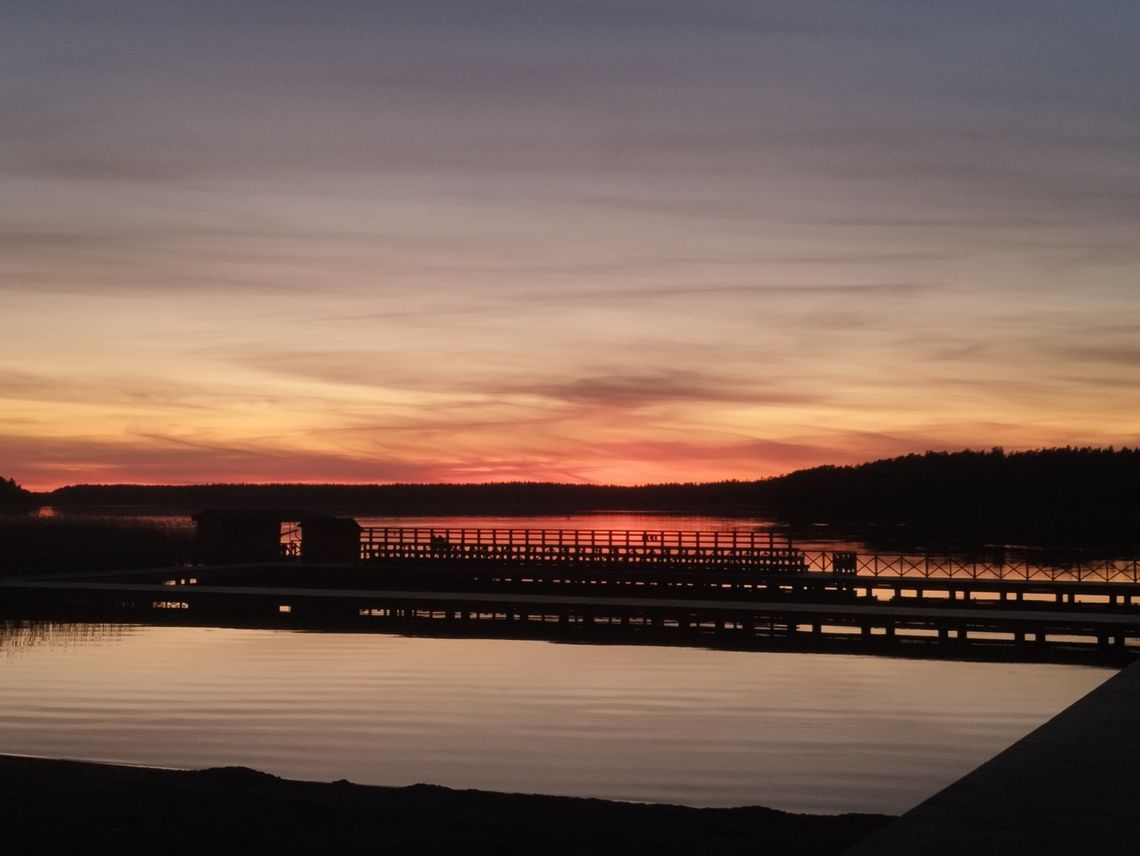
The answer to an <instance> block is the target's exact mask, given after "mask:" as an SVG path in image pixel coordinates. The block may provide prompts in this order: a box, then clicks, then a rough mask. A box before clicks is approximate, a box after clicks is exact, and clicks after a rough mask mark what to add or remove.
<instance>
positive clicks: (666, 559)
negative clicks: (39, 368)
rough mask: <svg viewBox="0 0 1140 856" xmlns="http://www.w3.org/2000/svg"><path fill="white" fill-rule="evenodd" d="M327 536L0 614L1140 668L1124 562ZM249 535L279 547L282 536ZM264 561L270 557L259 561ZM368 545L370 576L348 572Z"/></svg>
mask: <svg viewBox="0 0 1140 856" xmlns="http://www.w3.org/2000/svg"><path fill="white" fill-rule="evenodd" d="M271 520H275V518H271ZM330 520H333V522H337V521H336V520H335V519H330V518H321V519H316V520H310V521H309V522H308V523H305V522H302V524H301V525H302V528H304V527H305V526H306V525H307V526H309V527H310V530H311V531H317V530H318V529H319V531H320V532H321V533H323V534H324V535H326V536H330V537H332V540H331V541H329V543H328V544H325V543H324V542H322V544H323V546H324V547H326V548H328V549H327V550H322V551H321V552H322V555H323V554H325V553H330V552H331V554H334V555H337V556H341V555H343V556H345V557H346V560H340V559H337V560H336V561H335V563H321V562H318V561H316V560H314V559H313V557H312V556H311V555H310V556H308V557H306V556H305V554H304V546H303V542H302V549H301V550H300V551H299V552H300V555H299V556H296V557H291V558H288V559H285V560H281V561H275V562H264V563H251V562H245V563H237V564H211V565H196V566H185V567H181V568H172V569H153V570H147V571H139V572H117V573H99V574H70V575H63V576H57V577H45V576H42V575H41V576H37V577H28V578H24V579H7V580H3V581H0V615H18V616H24V615H41V616H46V617H60V616H62V615H66V616H71V617H73V618H75V619H76V620H83V619H85V618H97V619H99V620H135V621H148V622H149V621H156V622H166V621H177V622H183V623H185V622H189V623H227V624H244V625H254V626H256V625H259V624H267V625H271V626H288V627H306V628H314V629H318V628H328V629H351V630H376V631H385V632H401V633H416V634H421V633H422V634H437V635H487V634H490V635H506V636H534V637H539V638H558V639H572V640H576V641H615V642H623V643H625V642H645V643H652V644H686V645H693V644H696V645H711V646H718V647H733V648H742V649H749V648H766V649H776V648H781V649H788V648H795V649H796V650H826V651H847V652H853V653H854V652H875V653H890V654H899V655H918V656H936V657H951V658H963V657H965V658H974V657H996V658H1003V659H1032V660H1042V659H1045V660H1050V659H1052V660H1071V659H1082V658H1083V659H1085V660H1117V661H1122V660H1127V659H1130V658H1131V657H1133V656H1134V655H1135V654H1136V653H1140V583H1137V582H1135V581H1134V580H1132V579H1130V578H1129V573H1128V572H1127V571H1126V570H1121V569H1122V568H1125V569H1126V563H1119V562H1118V563H1116V564H1115V565H1114V566H1113V567H1114V568H1115V569H1116V571H1114V572H1113V573H1102V574H1098V575H1088V574H1084V575H1080V574H1078V575H1074V574H1073V573H1072V570H1073V568H1072V566H1071V565H1070V566H1068V567H1065V568H1054V569H1052V572H1049V573H1046V572H1041V573H1037V572H1025V573H1020V572H1019V573H1016V574H1000V573H988V572H987V573H982V572H979V568H978V563H977V562H972V561H966V560H950V559H945V560H944V559H937V560H931V559H929V558H928V559H927V560H926V561H924V562H922V563H916V562H910V563H909V564H908V565H907V566H906V567H903V566H899V565H894V564H892V563H889V562H886V561H885V560H884V561H883V562H882V563H879V562H878V559H877V558H876V559H875V560H874V561H870V559H871V558H872V557H859V556H856V554H855V553H852V552H849V551H834V552H831V553H829V554H828V563H827V566H826V568H824V569H818V566H817V565H816V563H815V561H814V559H812V557H811V556H810V555H808V554H806V553H804V552H803V551H801V550H798V549H796V548H795V547H794V546H793V545H792V544H791V543H790V541H789V540H788V539H787V537H786V536H783V535H782V534H780V533H776V532H769V531H750V530H735V531H733V530H723V531H708V532H698V531H683V530H682V531H677V530H564V529H477V528H476V529H472V528H411V527H393V528H372V529H364V530H360V529H359V527H356V525H355V522H353V523H352V526H340V525H337V526H335V527H334V526H332V525H330V522H329V521H330ZM238 522H239V523H241V522H242V521H240V520H239V521H238ZM255 522H256V523H257V524H258V527H259V528H258V529H257V533H258V537H259V538H268V539H269V540H268V546H269V547H274V541H273V538H275V537H276V536H275V532H276V531H277V530H276V529H273V528H266V527H264V526H263V525H262V524H263V523H264V519H263V517H261V516H259V517H257V518H256V520H255ZM274 525H275V526H276V525H277V524H276V523H274ZM263 529H264V530H265V531H264V532H263V531H262V530H263ZM239 533H240V530H239ZM222 546H225V545H222ZM255 546H257V547H258V551H259V555H260V553H261V552H262V548H263V547H264V546H265V545H264V544H263V543H261V542H260V541H259V542H257V544H256V545H255ZM357 546H359V551H360V553H359V555H360V558H359V560H356V561H350V560H347V559H355V558H356V555H357V553H356V548H357ZM346 548H347V549H346ZM1132 564H1133V565H1135V563H1134V562H1133V563H1132ZM867 567H872V568H875V569H880V570H881V568H883V567H893V568H894V569H895V570H896V571H898V573H895V574H887V573H864V572H862V570H863V569H866V568H867ZM1027 567H1028V566H1027ZM919 569H921V572H920V573H908V571H917V570H919ZM1117 571H1119V572H1117Z"/></svg>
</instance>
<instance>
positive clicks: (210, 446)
mask: <svg viewBox="0 0 1140 856" xmlns="http://www.w3.org/2000/svg"><path fill="white" fill-rule="evenodd" d="M1138 35H1140V3H1138V2H1136V0H1120V1H1119V2H1111V1H1110V0H1103V2H1102V0H1072V2H1061V0H1058V2H1041V0H1021V2H1018V0H984V2H983V0H955V2H949V0H937V2H935V0H892V2H887V0H882V2H876V0H859V2H851V0H835V2H804V0H794V2H792V0H789V2H761V0H693V2H683V1H682V0H604V2H603V0H598V1H597V2H593V0H580V2H571V0H512V2H507V0H454V2H434V0H422V2H398V3H386V2H372V3H363V2H335V0H329V2H317V0H311V2H301V0H242V2H211V0H201V2H189V0H188V1H187V2H172V0H101V2H79V0H75V2H53V0H35V2H30V0H29V2H24V0H10V2H5V3H3V4H0V129H2V130H0V199H2V200H3V205H2V207H0V475H3V476H12V477H14V478H16V479H17V480H18V481H20V482H21V483H23V484H24V485H25V486H27V487H32V488H38V489H45V488H52V487H55V486H58V485H62V484H69V483H77V482H124V481H130V482H148V483H155V482H162V483H168V482H177V483H182V482H201V481H230V480H241V481H346V482H353V481H355V482H373V481H380V482H384V481H487V480H506V479H527V480H558V481H591V482H617V483H641V482H648V481H684V480H709V479H722V478H741V479H749V478H757V477H761V476H766V475H771V474H775V473H780V472H786V471H788V470H791V469H795V468H797V467H801V466H810V465H814V464H820V463H851V462H856V461H860V460H866V459H871V458H876V457H883V456H888V455H895V454H901V453H906V452H911V451H921V450H924V449H953V448H963V447H967V446H969V447H975V448H984V447H990V446H995V445H1002V446H1005V447H1006V448H1010V449H1013V448H1026V447H1037V446H1048V445H1065V444H1080V445H1085V444H1096V445H1101V444H1103V445H1107V444H1116V445H1137V444H1140V50H1137V39H1138Z"/></svg>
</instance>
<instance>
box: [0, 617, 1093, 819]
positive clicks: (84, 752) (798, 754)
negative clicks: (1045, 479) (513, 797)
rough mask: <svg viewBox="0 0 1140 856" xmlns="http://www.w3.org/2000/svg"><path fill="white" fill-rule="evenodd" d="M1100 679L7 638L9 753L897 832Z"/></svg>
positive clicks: (178, 634)
mask: <svg viewBox="0 0 1140 856" xmlns="http://www.w3.org/2000/svg"><path fill="white" fill-rule="evenodd" d="M1111 674H1112V672H1111V671H1110V670H1107V669H1097V668H1088V667H1074V666H1057V665H1008V664H993V663H952V662H932V661H911V660H894V659H885V658H875V657H853V656H840V655H815V654H767V653H755V652H745V653H740V652H728V651H715V650H703V649H698V648H691V649H690V648H653V647H632V646H590V645H559V644H553V643H546V642H533V641H515V640H509V641H503V640H485V639H479V640H466V639H464V640H455V639H425V638H404V637H399V636H389V635H379V634H337V633H300V632H290V631H267V630H232V629H208V628H175V627H141V626H127V627H111V626H92V625H49V626H45V625H34V626H29V625H9V626H7V627H6V628H5V629H4V630H3V631H0V688H2V692H0V752H5V753H17V754H28V755H40V756H50V757H66V758H79V759H87V760H98V761H117V762H127V763H135V764H147V765H159V766H170V767H203V766H221V765H234V764H241V765H246V766H251V767H255V768H258V769H262V770H267V771H269V772H272V773H276V774H279V775H283V776H289V777H294V778H303V779H316V780H332V779H339V778H347V779H350V780H352V781H355V782H362V783H371V784H383V785H407V784H412V783H415V782H430V783H435V784H442V785H447V786H450V787H456V788H468V787H471V788H483V789H493V790H503V791H524V792H532V793H535V792H537V793H548V794H569V795H576V796H596V797H606V798H613V799H623V800H639V801H650V802H676V803H684V804H689V805H701V806H707V805H718V806H723V805H745V804H755V805H768V806H772V807H776V808H782V809H788V810H793V811H813V812H843V811H881V812H892V813H895V812H901V811H903V810H905V809H906V808H908V807H910V806H911V805H913V804H914V803H916V802H918V801H919V800H921V799H923V798H925V797H926V796H929V795H930V794H931V793H933V792H935V791H936V790H938V789H939V788H941V787H943V786H944V785H946V784H949V783H950V782H951V781H953V780H954V779H956V778H958V777H959V776H961V775H963V774H964V773H966V772H968V771H969V770H971V769H973V768H974V767H976V766H977V765H978V764H979V763H981V762H982V761H984V760H986V759H987V758H989V757H990V756H992V755H993V754H994V753H996V752H997V751H999V750H1001V749H1002V748H1004V747H1005V746H1007V745H1009V744H1010V743H1011V742H1013V741H1014V740H1016V739H1018V738H1019V737H1021V736H1023V735H1024V734H1026V733H1027V732H1029V731H1030V730H1032V729H1033V728H1034V727H1035V726H1037V725H1038V724H1040V723H1041V722H1043V721H1045V720H1046V719H1048V718H1049V717H1050V716H1052V715H1053V714H1055V713H1057V712H1058V711H1060V710H1062V709H1063V708H1064V707H1066V706H1067V705H1068V704H1069V703H1071V702H1073V701H1075V700H1076V699H1077V698H1079V697H1080V696H1081V695H1083V694H1084V693H1086V692H1088V691H1089V690H1091V689H1093V688H1094V687H1096V686H1097V685H1098V684H1100V683H1101V682H1102V681H1104V680H1106V679H1107V678H1108V677H1109V676H1110V675H1111Z"/></svg>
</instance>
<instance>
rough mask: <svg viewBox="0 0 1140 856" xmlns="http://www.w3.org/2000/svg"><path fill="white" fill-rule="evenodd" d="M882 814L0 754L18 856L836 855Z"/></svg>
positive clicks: (1, 809)
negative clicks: (72, 855)
mask: <svg viewBox="0 0 1140 856" xmlns="http://www.w3.org/2000/svg"><path fill="white" fill-rule="evenodd" d="M888 819H889V818H886V817H884V816H881V815H856V814H848V815H839V816H822V815H800V814H787V813H785V812H780V811H775V810H772V809H766V808H731V809H696V808H686V807H682V806H668V805H639V804H632V803H618V802H607V801H605V800H589V799H572V798H568V797H545V796H526V795H521V794H499V793H490V792H486V791H454V790H449V789H447V788H440V787H435V786H430V785H414V786H412V787H407V788H381V787H369V786H364V785H354V784H351V783H349V782H333V783H321V782H296V781H291V780H288V779H279V778H277V777H275V776H270V775H268V774H266V773H258V772H255V771H253V770H249V769H245V768H241V767H231V768H224V769H212V770H200V771H170V770H153V769H146V768H137V767H117V766H109V765H103V764H85V763H78V762H74V761H50V760H41V759H31V758H16V757H5V756H0V829H3V830H4V838H5V840H6V841H7V842H9V843H13V842H16V841H23V842H25V843H23V844H21V845H20V847H19V852H20V853H21V854H40V853H44V854H46V853H52V854H54V853H68V852H80V851H82V852H89V853H109V854H131V853H147V854H153V853H163V854H172V853H195V854H206V853H209V854H220V853H242V854H285V853H305V854H308V853H329V854H335V856H343V854H355V853H408V854H417V856H418V854H427V856H430V854H444V853H447V854H457V853H468V854H470V853H487V854H491V853H494V854H497V856H504V855H505V854H528V856H532V854H570V853H575V854H577V853H581V854H587V853H588V854H597V853H622V854H633V853H653V854H682V853H684V854H687V856H691V854H693V853H700V854H701V856H710V854H729V853H732V854H736V853H741V854H743V853H748V854H753V856H758V854H795V856H800V855H801V854H804V856H806V854H829V853H838V852H840V851H841V850H843V849H844V848H845V847H846V846H848V845H849V844H852V843H854V842H855V841H858V840H859V839H861V838H863V837H865V836H866V835H868V834H870V833H871V832H872V831H874V830H876V829H878V828H879V827H880V826H882V825H883V824H884V823H885V822H886V821H887V820H888Z"/></svg>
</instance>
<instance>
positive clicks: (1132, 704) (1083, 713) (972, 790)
mask: <svg viewBox="0 0 1140 856" xmlns="http://www.w3.org/2000/svg"><path fill="white" fill-rule="evenodd" d="M1138 771H1140V663H1136V664H1133V665H1132V666H1129V667H1128V668H1127V669H1125V670H1124V671H1122V672H1120V673H1119V674H1117V675H1116V676H1115V677H1113V678H1110V679H1109V680H1108V681H1106V682H1105V683H1104V684H1103V685H1102V686H1100V687H1099V688H1098V689H1095V690H1093V691H1092V692H1091V693H1089V694H1088V695H1087V696H1085V697H1084V698H1083V699H1081V700H1080V701H1078V702H1076V703H1075V704H1073V705H1072V706H1071V707H1069V708H1068V709H1066V710H1064V711H1062V712H1061V713H1060V714H1058V715H1057V716H1055V717H1054V718H1053V719H1051V720H1050V721H1049V722H1047V723H1045V724H1044V725H1042V726H1041V727H1040V728H1038V729H1037V730H1036V731H1034V732H1032V733H1031V734H1029V735H1028V736H1026V737H1025V738H1023V739H1022V740H1020V741H1018V742H1017V743H1015V744H1014V745H1013V746H1011V747H1009V748H1008V749H1006V750H1005V751H1004V752H1002V753H1001V754H999V755H997V756H996V757H994V758H993V759H991V760H990V761H987V762H986V763H985V764H983V765H982V766H981V767H979V768H978V769H976V770H974V772H972V773H970V774H968V775H967V776H964V777H963V778H961V779H959V780H958V781H957V782H955V783H954V784H952V785H950V786H949V787H948V788H946V789H945V790H943V791H940V792H939V793H937V794H935V795H934V796H932V797H931V798H930V799H928V800H926V801H925V802H923V803H921V804H919V805H918V806H916V807H915V808H913V809H911V810H910V811H908V812H906V813H905V814H904V815H902V817H900V818H899V819H898V820H896V821H894V822H893V823H891V824H889V825H887V826H886V827H885V828H883V829H882V830H880V831H879V832H878V833H876V834H874V835H872V836H871V837H870V838H867V839H865V840H864V841H862V842H860V843H859V844H857V845H856V846H855V847H852V848H850V849H848V850H846V851H844V854H843V856H915V854H923V856H950V854H953V856H963V854H968V855H969V856H990V854H993V856H1021V854H1025V856H1085V854H1087V856H1123V854H1137V853H1140V807H1138V805H1137V793H1136V791H1134V790H1133V787H1134V786H1135V785H1136V784H1137V783H1138V782H1140V772H1138Z"/></svg>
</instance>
